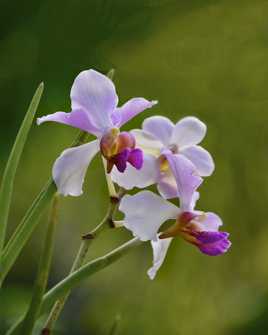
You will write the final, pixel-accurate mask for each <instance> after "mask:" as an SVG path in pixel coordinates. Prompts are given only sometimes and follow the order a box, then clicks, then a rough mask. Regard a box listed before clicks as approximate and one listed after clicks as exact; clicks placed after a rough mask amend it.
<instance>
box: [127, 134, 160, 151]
mask: <svg viewBox="0 0 268 335" xmlns="http://www.w3.org/2000/svg"><path fill="white" fill-rule="evenodd" d="M131 134H132V135H133V136H134V137H135V140H136V147H137V148H140V149H141V150H142V151H143V152H144V153H147V154H150V155H153V156H155V157H159V156H160V154H161V150H162V149H163V144H162V143H161V142H160V141H158V140H156V139H155V137H154V136H152V135H151V134H149V133H147V132H145V131H143V130H140V129H134V130H131Z"/></svg>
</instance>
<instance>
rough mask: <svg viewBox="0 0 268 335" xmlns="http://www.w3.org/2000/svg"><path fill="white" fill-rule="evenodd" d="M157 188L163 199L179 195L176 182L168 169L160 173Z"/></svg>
mask: <svg viewBox="0 0 268 335" xmlns="http://www.w3.org/2000/svg"><path fill="white" fill-rule="evenodd" d="M157 190H158V192H159V193H160V194H161V196H162V197H163V198H164V199H173V198H177V197H178V196H179V194H178V187H177V183H176V180H175V178H174V176H173V174H172V172H171V170H170V169H168V170H167V171H165V172H162V173H161V174H160V177H159V179H158V184H157Z"/></svg>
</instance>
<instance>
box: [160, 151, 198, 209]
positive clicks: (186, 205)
mask: <svg viewBox="0 0 268 335" xmlns="http://www.w3.org/2000/svg"><path fill="white" fill-rule="evenodd" d="M165 156H166V158H167V160H168V162H169V166H170V168H171V171H172V173H173V175H174V177H175V180H176V183H177V187H178V194H179V197H180V203H181V208H182V209H183V210H184V211H191V210H192V203H193V197H194V194H195V192H196V190H197V188H198V187H199V186H200V185H201V183H202V181H203V179H202V178H201V177H200V176H198V175H197V174H196V169H195V166H194V165H193V164H192V163H191V162H190V161H189V160H188V159H187V158H186V157H184V156H183V155H174V154H165Z"/></svg>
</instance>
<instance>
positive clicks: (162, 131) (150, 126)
mask: <svg viewBox="0 0 268 335" xmlns="http://www.w3.org/2000/svg"><path fill="white" fill-rule="evenodd" d="M174 127H175V126H174V124H173V122H171V121H170V120H169V119H168V118H166V117H164V116H152V117H149V118H147V119H145V120H144V122H143V124H142V129H143V130H145V131H146V132H147V133H149V134H151V135H153V136H154V137H155V138H156V139H157V140H159V141H160V142H162V143H163V144H164V145H165V146H168V145H169V144H170V139H171V135H172V132H173V129H174Z"/></svg>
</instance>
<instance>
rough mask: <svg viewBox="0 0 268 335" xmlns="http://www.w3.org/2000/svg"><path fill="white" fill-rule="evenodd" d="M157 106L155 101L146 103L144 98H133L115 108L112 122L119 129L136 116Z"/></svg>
mask: <svg viewBox="0 0 268 335" xmlns="http://www.w3.org/2000/svg"><path fill="white" fill-rule="evenodd" d="M156 104H157V101H148V100H146V99H144V98H133V99H130V100H129V101H127V102H126V103H125V104H124V105H123V106H121V107H118V108H116V110H115V111H114V112H113V115H112V120H113V124H114V126H116V127H119V128H120V127H121V126H122V125H124V124H125V123H127V122H128V121H129V120H131V119H133V118H134V117H135V116H136V115H138V114H139V113H141V112H143V111H144V110H145V109H147V108H151V107H153V106H154V105H156Z"/></svg>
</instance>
